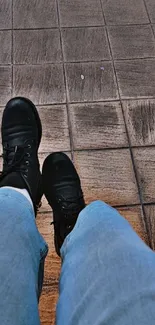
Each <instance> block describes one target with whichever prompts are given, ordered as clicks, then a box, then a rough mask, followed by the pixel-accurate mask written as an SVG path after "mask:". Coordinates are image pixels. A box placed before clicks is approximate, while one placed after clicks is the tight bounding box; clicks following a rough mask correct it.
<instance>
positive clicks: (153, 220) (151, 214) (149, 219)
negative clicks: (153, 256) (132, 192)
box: [144, 204, 155, 250]
mask: <svg viewBox="0 0 155 325" xmlns="http://www.w3.org/2000/svg"><path fill="white" fill-rule="evenodd" d="M144 210H145V222H146V226H147V230H148V237H149V241H150V246H151V248H152V249H153V250H155V205H154V204H151V205H148V206H147V205H145V206H144Z"/></svg>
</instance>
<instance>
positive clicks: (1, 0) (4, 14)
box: [0, 0, 12, 29]
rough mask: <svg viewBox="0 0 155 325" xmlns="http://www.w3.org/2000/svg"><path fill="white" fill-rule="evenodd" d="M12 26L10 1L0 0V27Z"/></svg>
mask: <svg viewBox="0 0 155 325" xmlns="http://www.w3.org/2000/svg"><path fill="white" fill-rule="evenodd" d="M10 28H12V1H11V0H0V29H10Z"/></svg>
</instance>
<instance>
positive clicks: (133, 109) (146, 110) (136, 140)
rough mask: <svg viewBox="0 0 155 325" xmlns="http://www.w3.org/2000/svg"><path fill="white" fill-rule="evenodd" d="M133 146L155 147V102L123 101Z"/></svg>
mask: <svg viewBox="0 0 155 325" xmlns="http://www.w3.org/2000/svg"><path fill="white" fill-rule="evenodd" d="M123 109H124V114H125V119H126V125H127V128H128V132H129V136H130V141H131V145H133V146H143V145H155V100H153V99H151V100H149V99H147V100H130V101H123Z"/></svg>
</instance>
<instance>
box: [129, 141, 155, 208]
mask: <svg viewBox="0 0 155 325" xmlns="http://www.w3.org/2000/svg"><path fill="white" fill-rule="evenodd" d="M133 155H134V161H135V166H136V169H137V175H138V181H139V185H140V189H141V192H142V199H143V202H144V203H148V202H155V177H154V175H155V147H150V148H134V149H133Z"/></svg>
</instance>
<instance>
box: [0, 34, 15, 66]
mask: <svg viewBox="0 0 155 325" xmlns="http://www.w3.org/2000/svg"><path fill="white" fill-rule="evenodd" d="M0 45H1V48H0V64H10V63H11V48H12V38H11V31H10V30H4V31H0Z"/></svg>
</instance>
